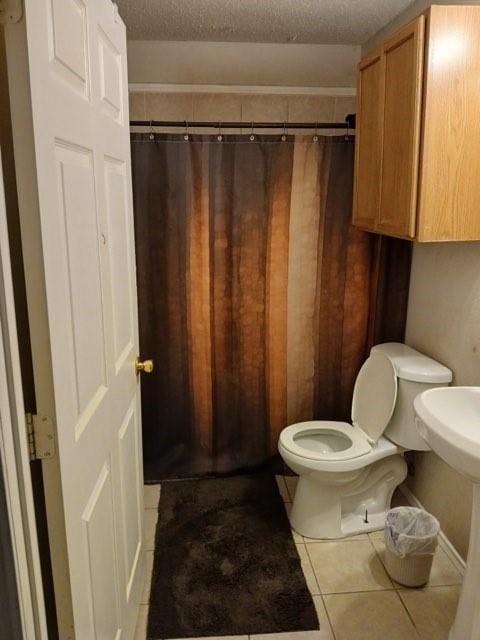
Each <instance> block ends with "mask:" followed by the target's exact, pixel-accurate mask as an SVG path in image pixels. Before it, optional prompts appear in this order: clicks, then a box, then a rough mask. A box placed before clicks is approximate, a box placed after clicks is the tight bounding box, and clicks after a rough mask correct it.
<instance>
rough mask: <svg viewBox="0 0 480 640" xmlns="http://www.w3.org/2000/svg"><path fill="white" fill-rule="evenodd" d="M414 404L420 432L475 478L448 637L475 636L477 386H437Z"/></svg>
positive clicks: (479, 489) (479, 627)
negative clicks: (465, 551)
mask: <svg viewBox="0 0 480 640" xmlns="http://www.w3.org/2000/svg"><path fill="white" fill-rule="evenodd" d="M413 404H414V407H415V413H416V414H417V419H416V426H417V430H418V432H419V434H420V435H421V437H422V438H423V439H424V440H425V441H426V442H427V444H428V445H429V446H430V447H431V449H432V450H433V451H435V453H436V454H437V455H439V456H440V458H442V459H443V460H445V462H447V463H448V464H449V465H451V466H452V467H453V468H454V469H456V470H457V471H458V472H459V473H462V474H464V475H465V476H467V477H468V478H469V479H470V480H471V481H472V482H473V483H474V484H473V510H472V526H471V529H470V544H469V549H468V558H467V570H466V572H465V577H464V580H463V587H462V592H461V594H460V601H459V603H458V608H457V615H456V617H455V622H454V623H453V626H452V628H451V630H450V635H449V640H480V387H436V388H434V389H429V390H428V391H424V392H423V393H421V394H420V395H419V396H417V397H416V398H415V400H414V403H413Z"/></svg>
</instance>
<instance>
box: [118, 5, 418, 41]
mask: <svg viewBox="0 0 480 640" xmlns="http://www.w3.org/2000/svg"><path fill="white" fill-rule="evenodd" d="M412 1H413V0H115V2H116V3H117V5H118V8H119V11H120V15H121V16H122V18H123V20H124V21H125V23H126V25H127V33H128V37H129V38H130V39H132V40H205V41H217V42H218V41H223V42H296V43H316V44H361V43H363V42H365V41H366V40H367V39H368V38H370V37H371V36H372V35H373V34H374V33H375V32H376V31H378V30H379V29H381V28H382V27H383V26H384V25H386V24H387V23H388V22H389V21H390V20H392V18H394V17H395V16H396V15H398V14H399V13H400V12H401V11H402V10H403V9H405V7H407V6H408V5H409V4H411V3H412Z"/></svg>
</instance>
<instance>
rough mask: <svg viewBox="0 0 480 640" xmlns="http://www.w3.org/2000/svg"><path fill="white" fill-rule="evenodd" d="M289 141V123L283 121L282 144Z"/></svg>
mask: <svg viewBox="0 0 480 640" xmlns="http://www.w3.org/2000/svg"><path fill="white" fill-rule="evenodd" d="M286 139H287V123H286V122H285V120H284V121H283V134H282V142H285V140H286Z"/></svg>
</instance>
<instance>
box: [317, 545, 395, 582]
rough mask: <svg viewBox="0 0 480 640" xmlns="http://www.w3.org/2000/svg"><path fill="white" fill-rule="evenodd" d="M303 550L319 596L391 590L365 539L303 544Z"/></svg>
mask: <svg viewBox="0 0 480 640" xmlns="http://www.w3.org/2000/svg"><path fill="white" fill-rule="evenodd" d="M306 547H307V551H308V554H309V556H310V559H311V561H312V565H313V570H314V572H315V576H316V578H317V582H318V584H319V586H320V591H321V592H322V593H323V594H325V593H348V592H351V591H375V590H379V589H393V585H392V583H391V581H390V579H389V577H388V576H387V574H386V572H385V569H384V568H383V565H382V563H381V562H380V559H379V557H378V555H377V554H376V552H375V549H374V548H373V546H372V545H371V543H370V541H369V540H356V541H351V542H323V543H321V544H319V543H313V544H312V543H307V545H306Z"/></svg>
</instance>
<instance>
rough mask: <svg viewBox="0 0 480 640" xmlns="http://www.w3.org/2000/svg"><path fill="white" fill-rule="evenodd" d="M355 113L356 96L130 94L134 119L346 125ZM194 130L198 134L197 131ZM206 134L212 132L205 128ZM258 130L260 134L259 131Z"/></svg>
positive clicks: (246, 129) (247, 129) (257, 130)
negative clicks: (347, 116)
mask: <svg viewBox="0 0 480 640" xmlns="http://www.w3.org/2000/svg"><path fill="white" fill-rule="evenodd" d="M354 111H355V97H346V96H335V95H269V94H264V95H252V94H234V93H220V94H217V93H160V92H132V93H130V119H131V120H181V121H184V120H187V121H188V122H192V121H193V120H207V121H213V122H216V121H223V122H225V121H228V120H230V121H236V122H237V121H238V122H245V123H250V122H252V121H254V122H261V121H264V122H265V121H273V122H280V123H281V122H294V121H297V122H299V121H301V122H320V121H325V122H343V120H344V119H345V116H346V115H347V114H348V113H352V112H354ZM250 129H251V127H250V126H247V127H246V128H245V129H244V130H243V131H244V133H246V132H250ZM183 130H184V129H180V130H179V131H181V132H183ZM169 131H170V132H174V131H175V130H174V129H169ZM191 131H192V132H194V130H193V129H192V130H191ZM202 131H203V133H205V132H209V130H205V129H203V130H202ZM215 131H216V130H212V131H211V132H215ZM255 131H256V132H257V133H259V132H260V130H259V129H255ZM224 132H228V131H227V130H225V131H224ZM237 133H238V130H237ZM324 133H330V134H331V133H335V131H332V130H328V131H326V132H324Z"/></svg>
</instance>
